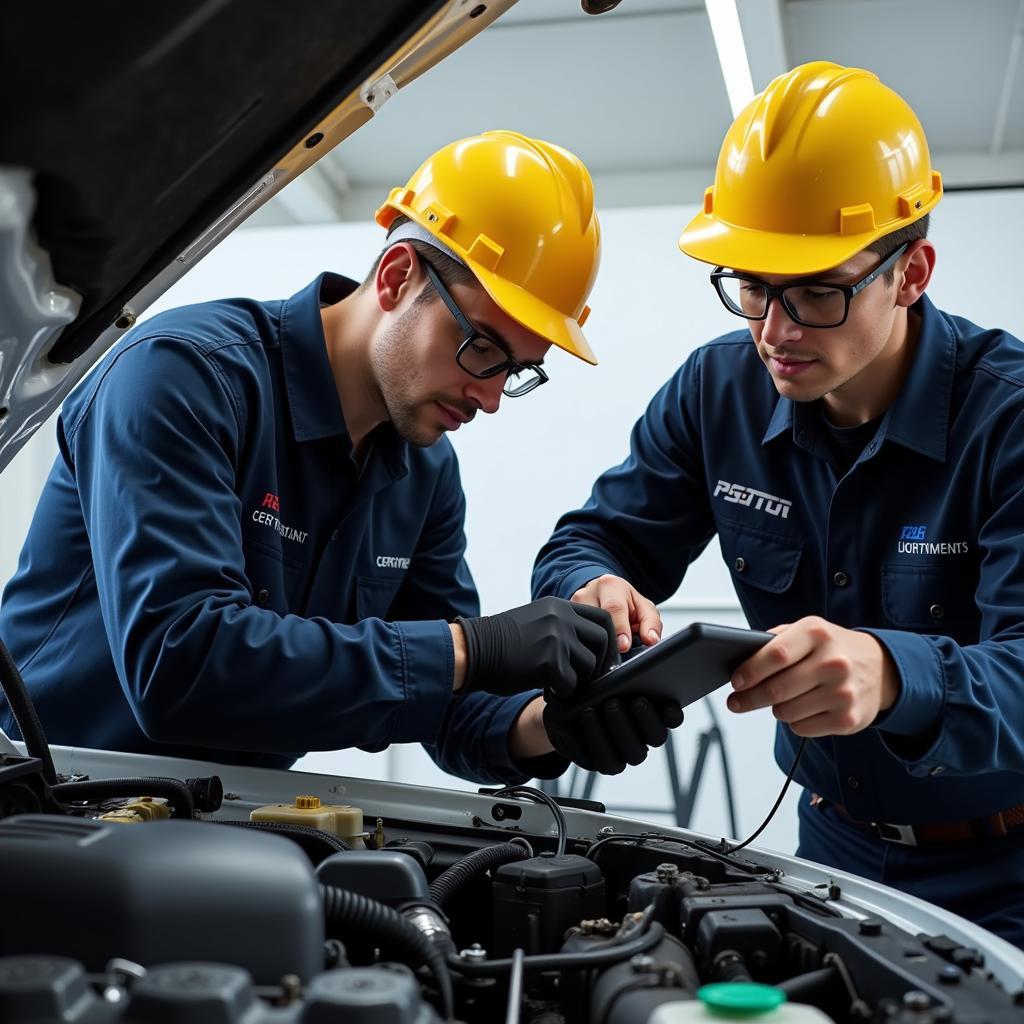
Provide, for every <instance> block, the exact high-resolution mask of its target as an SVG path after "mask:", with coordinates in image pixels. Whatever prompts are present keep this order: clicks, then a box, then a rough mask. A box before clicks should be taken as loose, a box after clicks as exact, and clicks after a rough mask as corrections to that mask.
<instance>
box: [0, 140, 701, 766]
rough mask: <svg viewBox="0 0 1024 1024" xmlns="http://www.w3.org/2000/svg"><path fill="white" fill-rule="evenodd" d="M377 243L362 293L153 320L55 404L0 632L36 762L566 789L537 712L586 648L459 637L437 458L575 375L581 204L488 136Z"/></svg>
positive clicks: (602, 647)
mask: <svg viewBox="0 0 1024 1024" xmlns="http://www.w3.org/2000/svg"><path fill="white" fill-rule="evenodd" d="M377 221H378V223H379V224H380V225H381V226H383V227H385V228H387V229H389V231H390V233H389V235H388V238H387V243H386V248H385V250H384V252H383V254H382V255H381V256H380V258H379V259H378V261H377V263H376V264H375V266H374V267H373V269H372V270H371V272H370V273H369V275H368V276H367V277H366V279H365V280H364V281H363V283H362V284H357V283H356V282H355V281H351V280H347V279H346V278H343V277H339V276H338V275H336V274H330V273H325V274H323V275H321V276H320V277H319V278H317V279H316V280H315V281H313V282H312V283H311V284H310V285H309V286H308V287H306V288H304V289H303V290H302V291H300V292H299V293H298V294H296V295H294V296H292V298H290V299H288V300H286V301H283V302H255V301H252V300H247V299H230V300H225V301H221V302H213V303H206V304H203V305H197V306H192V307H187V308H182V309H176V310H172V311H170V312H167V313H164V314H162V315H159V316H155V317H153V318H152V319H151V320H149V321H148V322H146V323H144V324H142V325H140V327H139V328H138V329H136V330H135V331H133V332H132V333H131V334H130V335H128V336H127V337H126V338H125V339H123V340H122V341H121V342H120V343H119V344H118V345H117V346H116V347H115V348H114V349H113V350H112V352H111V353H110V354H108V356H107V357H106V358H105V359H104V360H103V361H102V363H101V364H100V365H99V366H98V367H97V369H96V370H95V371H94V372H93V374H92V375H91V376H90V377H89V378H88V379H87V380H86V381H85V382H84V383H83V384H82V385H81V386H80V387H79V388H78V389H77V390H76V391H75V392H74V394H73V395H72V396H71V397H70V398H69V399H68V401H67V402H66V403H65V406H64V410H63V413H62V415H61V417H60V423H59V427H58V441H59V446H60V453H59V456H58V458H57V459H56V462H55V464H54V467H53V470H52V473H51V475H50V478H49V480H48V482H47V484H46V486H45V490H44V492H43V495H42V498H41V501H40V503H39V506H38V509H37V511H36V515H35V518H34V520H33V523H32V526H31V529H30V532H29V536H28V539H27V541H26V544H25V547H24V550H23V552H22V556H21V560H20V563H19V567H18V571H17V574H16V575H15V576H14V578H13V579H12V581H11V582H10V584H9V585H8V587H7V589H6V592H5V594H4V600H3V605H2V609H0V637H2V638H3V640H4V641H5V643H6V644H7V645H8V646H9V648H10V650H11V652H12V654H13V656H14V659H15V661H16V663H17V664H18V666H19V668H20V670H21V672H22V673H23V674H24V676H25V679H26V682H27V684H28V687H29V690H30V692H31V694H32V697H33V698H34V701H35V703H36V705H37V707H38V711H39V714H40V717H41V720H42V722H43V724H44V726H45V729H46V731H47V734H48V738H49V739H50V740H51V741H55V742H57V743H61V744H76V745H86V746H91V747H99V748H104V749H113V750H120V751H138V752H149V753H159V754H170V755H176V756H191V757H199V758H205V759H215V760H221V761H228V762H239V763H248V764H259V765H265V766H272V767H287V766H288V765H290V764H291V763H292V762H293V761H294V760H295V758H296V757H298V756H299V755H300V754H301V752H304V751H306V750H333V749H338V748H342V747H347V746H358V747H362V748H364V749H369V750H379V749H382V748H383V747H385V746H386V745H388V744H389V743H394V742H410V741H421V742H423V743H425V744H426V745H427V747H428V749H429V750H430V752H431V754H432V755H433V756H434V758H435V760H436V761H437V762H438V763H439V764H440V765H441V766H442V767H443V768H445V769H446V770H448V771H451V772H455V773H458V774H460V775H463V776H466V777H468V778H471V779H476V780H479V781H484V782H493V781H501V782H506V783H508V782H522V781H525V780H526V779H528V778H529V777H531V776H533V775H538V774H540V775H557V774H558V773H559V772H561V771H562V770H564V768H565V767H566V764H567V762H566V761H565V759H564V758H563V757H561V756H560V755H557V754H555V753H553V750H552V746H551V744H550V742H549V740H548V737H547V735H546V733H545V730H544V726H543V723H542V720H541V712H542V709H543V699H542V698H541V697H540V696H539V694H538V690H537V688H538V687H547V688H548V689H549V690H550V692H552V693H556V694H562V695H564V694H567V693H569V692H571V691H572V690H573V689H574V688H575V687H576V686H577V685H584V684H586V683H587V682H588V681H589V680H590V679H591V678H592V677H593V676H594V675H595V674H596V673H598V672H600V671H601V670H602V669H603V668H605V667H607V665H608V664H609V663H610V662H611V661H612V660H614V658H615V657H616V652H615V641H614V635H613V634H611V632H610V627H611V623H610V619H609V617H608V615H607V613H605V612H602V611H599V610H597V609H587V610H586V611H584V612H583V613H582V614H581V611H582V609H580V608H579V607H576V606H573V605H570V603H569V602H568V601H563V600H556V599H548V600H546V601H543V602H536V603H534V604H531V605H527V606H524V607H523V608H519V609H513V610H512V611H509V612H505V613H502V614H500V615H496V616H491V617H487V618H481V617H480V616H479V606H478V600H477V594H476V591H475V588H474V585H473V580H472V578H471V576H470V573H469V570H468V568H467V566H466V563H465V561H464V558H463V554H464V551H465V536H464V532H463V521H464V515H465V500H464V497H463V492H462V488H461V486H460V483H459V472H458V465H457V462H456V458H455V454H454V451H453V450H452V447H451V445H450V444H449V442H448V441H447V439H445V438H444V434H445V433H446V432H447V431H452V430H457V429H458V428H459V427H461V426H462V425H463V424H464V423H467V422H469V421H470V420H471V419H472V418H473V417H474V416H475V415H476V414H477V413H478V412H481V411H482V412H485V413H493V412H496V411H497V409H498V406H499V403H500V401H501V398H502V395H503V394H504V395H506V396H509V397H516V398H518V397H521V396H524V395H526V394H527V393H528V392H530V391H531V390H533V389H534V388H535V387H537V386H538V385H540V384H543V383H544V381H545V380H546V379H547V378H546V375H545V372H544V369H543V367H542V365H541V364H542V362H543V361H544V358H545V356H546V354H547V351H548V349H549V347H550V346H551V345H556V346H558V347H559V348H562V349H564V350H566V351H568V352H570V353H572V354H573V355H576V356H578V357H579V358H581V359H584V360H586V361H587V362H590V363H594V362H596V360H595V358H594V355H593V353H592V352H591V349H590V347H589V345H588V344H587V341H586V339H585V338H584V336H583V333H582V331H581V329H580V327H581V325H582V323H583V321H584V320H585V318H586V315H587V313H588V312H589V310H588V308H587V306H586V300H587V297H588V295H589V293H590V290H591V287H592V285H593V282H594V278H595V276H596V273H597V268H598V261H599V254H600V232H599V226H598V221H597V216H596V214H595V210H594V202H593V190H592V185H591V181H590V177H589V174H588V173H587V170H586V168H585V167H584V166H583V164H582V163H581V162H580V161H579V160H578V159H577V158H576V157H575V156H573V155H572V154H571V153H568V152H567V151H565V150H564V149H561V148H559V147H557V146H553V145H551V144H549V143H545V142H540V141H537V140H533V139H529V138H526V137H524V136H521V135H517V134H515V133H512V132H489V133H486V134H484V135H481V136H476V137H473V138H470V139H463V140H461V141H459V142H457V143H453V144H451V145H449V146H446V147H445V148H443V149H441V150H440V151H439V152H437V153H435V154H434V155H433V156H431V157H430V158H429V159H428V160H427V161H426V162H425V163H424V164H423V166H422V167H421V168H420V169H419V170H418V171H417V172H416V174H414V175H413V177H412V179H411V180H410V181H409V183H408V185H407V186H406V187H405V188H396V189H394V190H393V191H392V193H391V195H390V197H389V198H388V200H387V201H386V202H385V204H384V205H383V206H382V207H381V208H380V210H379V211H378V212H377ZM647 712H648V715H649V718H650V721H649V722H648V723H647V726H648V728H647V733H646V735H648V736H649V738H650V739H651V740H652V741H653V742H659V741H661V742H663V741H664V738H665V735H667V732H666V726H665V724H663V722H662V720H661V718H660V717H659V716H658V715H657V713H656V712H655V710H654V709H653V708H648V709H647ZM666 714H667V722H668V724H675V723H678V721H679V720H680V718H681V712H680V711H679V709H678V707H677V708H675V709H674V711H669V712H667V713H666ZM0 725H2V726H3V728H4V729H6V730H7V731H8V732H13V733H14V734H15V735H17V729H16V727H15V723H14V722H13V719H12V716H11V714H10V712H9V710H5V711H4V714H3V715H2V717H0Z"/></svg>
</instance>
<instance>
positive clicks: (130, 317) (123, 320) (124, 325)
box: [114, 306, 138, 331]
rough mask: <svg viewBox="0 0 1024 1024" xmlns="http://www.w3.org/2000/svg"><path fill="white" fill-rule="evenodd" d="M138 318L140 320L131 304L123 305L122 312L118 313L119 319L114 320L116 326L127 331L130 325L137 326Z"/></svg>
mask: <svg viewBox="0 0 1024 1024" xmlns="http://www.w3.org/2000/svg"><path fill="white" fill-rule="evenodd" d="M136 320H138V316H137V315H136V313H135V310H134V309H132V308H131V306H122V307H121V312H120V313H118V315H117V319H116V320H115V321H114V326H115V327H116V328H117V329H118V330H119V331H127V330H128V328H129V327H134V326H135V321H136Z"/></svg>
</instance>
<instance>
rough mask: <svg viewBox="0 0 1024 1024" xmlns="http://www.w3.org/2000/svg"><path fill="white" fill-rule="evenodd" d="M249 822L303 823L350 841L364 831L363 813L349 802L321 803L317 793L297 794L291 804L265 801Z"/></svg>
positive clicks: (251, 814) (252, 814) (308, 826)
mask: <svg viewBox="0 0 1024 1024" xmlns="http://www.w3.org/2000/svg"><path fill="white" fill-rule="evenodd" d="M249 820H250V821H271V822H278V823H280V824H284V825H305V826H306V827H307V828H318V829H320V830H321V831H322V832H330V833H331V834H332V835H335V836H337V837H338V838H339V839H344V840H346V841H349V842H352V841H354V840H357V839H359V837H361V836H362V833H363V812H362V809H361V808H359V807H353V806H351V805H350V804H322V803H321V802H320V798H319V797H316V796H297V797H296V798H295V802H294V803H290V804H264V806H262V807H257V808H255V809H254V810H253V811H251V812H250V813H249Z"/></svg>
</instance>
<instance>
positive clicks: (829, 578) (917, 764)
mask: <svg viewBox="0 0 1024 1024" xmlns="http://www.w3.org/2000/svg"><path fill="white" fill-rule="evenodd" d="M914 311H915V312H916V313H917V314H918V315H919V316H920V318H921V321H920V331H919V336H918V343H917V351H916V354H915V357H914V361H913V365H912V367H911V369H910V372H909V375H908V377H907V380H906V382H905V383H904V386H903V389H902V391H901V393H900V394H899V396H898V397H897V399H896V401H895V402H894V404H893V405H892V406H891V408H890V409H889V410H888V411H887V412H886V414H885V415H884V416H883V418H882V420H881V422H880V424H879V426H878V431H877V433H876V434H875V436H874V438H873V439H872V440H870V441H869V442H868V443H867V445H866V447H865V448H864V450H863V451H862V452H861V454H860V456H859V457H858V458H857V459H856V461H855V462H854V464H853V466H852V467H851V468H850V469H849V471H848V472H846V473H845V474H844V475H841V476H839V477H838V478H837V475H836V473H835V472H834V470H833V468H832V467H833V464H834V460H833V459H831V458H830V451H829V445H828V444H827V443H826V440H825V438H823V436H822V434H823V431H824V430H825V429H826V425H825V423H824V422H823V420H822V418H821V415H820V413H819V411H818V407H817V403H794V402H792V401H790V400H788V399H786V398H780V397H779V394H778V392H777V391H776V389H775V387H774V385H773V384H772V380H771V377H770V376H769V374H768V371H767V370H766V369H765V367H764V365H763V364H762V362H761V359H760V357H759V356H758V354H757V351H756V349H755V347H754V344H753V341H752V339H751V336H750V333H749V332H748V331H746V330H741V331H737V332H735V333H732V334H727V335H725V336H724V337H721V338H718V339H716V340H715V341H712V342H710V343H709V344H707V345H704V346H703V347H701V348H700V349H698V350H697V351H696V352H694V353H693V355H691V356H690V357H689V358H688V359H687V360H686V362H685V364H684V365H683V366H682V367H681V368H680V369H679V370H678V371H677V372H676V374H675V375H674V376H673V377H672V378H671V379H670V380H669V382H668V383H667V384H666V385H665V386H664V387H663V388H662V389H661V390H660V391H659V392H658V394H657V395H656V396H655V397H654V399H653V400H652V401H651V403H650V405H649V407H648V409H647V411H646V412H645V414H644V415H643V417H642V418H641V419H640V420H639V421H638V422H637V424H636V426H635V428H634V430H633V433H632V437H631V450H630V454H629V457H628V458H627V459H626V460H625V462H623V463H622V464H621V465H620V466H618V467H616V468H614V469H611V470H609V471H608V472H606V473H605V474H604V475H603V476H601V477H600V478H599V479H598V481H597V483H596V484H595V486H594V489H593V492H592V494H591V496H590V499H589V501H588V502H587V503H586V505H585V506H584V507H583V508H582V509H580V510H578V511H575V512H571V513H569V514H568V515H566V516H564V517H563V518H562V519H561V520H560V521H559V523H558V525H557V527H556V529H555V532H554V534H553V535H552V537H551V539H550V541H549V542H548V543H547V545H546V546H545V547H544V548H543V549H542V551H541V553H540V555H539V556H538V560H537V563H536V566H535V568H534V575H533V589H534V593H535V595H537V596H540V595H544V594H557V595H561V596H565V597H568V596H569V595H571V594H572V593H573V592H574V591H575V590H577V589H578V588H579V587H582V586H583V585H584V584H586V583H587V582H588V581H589V580H591V579H594V578H595V577H596V576H599V575H601V574H603V573H612V574H614V575H616V576H621V577H623V578H625V579H627V580H629V581H630V582H631V583H632V584H633V585H634V586H635V587H637V589H638V590H640V592H641V593H643V594H645V595H646V596H647V597H649V598H651V599H652V600H654V601H664V600H666V599H667V598H668V597H670V596H671V595H672V594H673V593H674V592H675V590H676V589H677V588H678V586H679V584H680V582H681V581H682V578H683V574H684V572H685V571H686V568H687V566H688V565H689V563H690V562H692V561H693V560H694V559H695V558H696V557H697V556H698V555H699V554H700V552H701V551H702V550H703V549H704V548H705V547H706V546H707V544H708V543H709V542H710V541H711V539H712V537H713V536H714V535H715V534H717V535H718V538H719V543H720V544H721V549H722V555H723V557H724V559H725V562H726V564H727V565H728V566H729V568H730V570H731V571H732V579H733V584H734V586H735V588H736V593H737V595H738V597H739V601H740V604H741V606H742V608H743V611H744V613H745V614H746V616H747V620H748V622H749V623H750V625H751V626H752V627H754V628H757V629H767V628H769V627H772V626H776V625H779V624H780V623H783V622H794V621H796V620H797V619H799V618H801V617H802V616H806V615H820V616H822V617H824V618H826V619H828V620H829V621H831V622H834V623H837V624H839V625H841V626H845V627H847V628H855V629H863V630H866V631H867V632H869V633H871V634H873V635H874V636H875V637H877V638H878V640H879V641H880V642H881V643H882V644H883V645H884V646H885V647H886V649H887V650H888V651H889V653H890V654H891V655H892V658H893V661H894V662H895V664H896V667H897V669H898V671H899V678H900V695H899V698H898V700H897V702H896V704H895V705H894V706H893V707H892V708H891V709H889V710H888V711H886V712H884V713H883V714H882V715H880V716H879V718H878V719H876V721H875V723H874V724H873V726H872V727H871V728H868V729H865V730H864V731H862V732H859V733H857V734H856V735H853V736H833V737H827V738H823V739H815V740H810V741H808V744H807V748H806V750H805V753H804V756H803V758H802V759H801V764H800V767H799V769H798V772H797V776H796V777H797V780H798V781H799V782H801V783H802V784H803V785H804V786H806V787H808V788H810V789H812V790H814V791H815V792H817V793H820V794H821V795H823V796H825V797H826V798H828V799H829V800H832V801H835V802H838V803H841V804H843V805H844V806H845V807H846V808H847V809H848V810H849V812H850V813H851V814H852V815H853V816H854V817H856V818H858V819H862V820H867V821H889V822H900V823H906V824H914V823H922V822H937V821H946V820H959V819H965V818H978V817H983V816H987V815H989V814H994V813H996V812H997V811H1000V810H1003V809H1005V808H1007V807H1011V806H1014V805H1016V804H1019V803H1021V801H1022V799H1024V777H1022V773H1024V422H1022V414H1024V345H1022V344H1021V342H1020V341H1019V340H1018V339H1017V338H1014V337H1013V336H1011V335H1009V334H1007V333H1005V332H1003V331H998V330H983V329H982V328H980V327H977V326H975V325H974V324H972V323H969V322H968V321H966V320H963V319H960V318H958V317H953V316H949V315H947V314H946V313H943V312H940V311H939V310H937V309H936V308H935V307H934V306H933V305H932V304H931V302H930V301H929V300H928V299H927V298H923V299H922V300H921V301H920V302H919V303H918V304H916V305H915V307H914ZM797 744H798V737H795V736H794V734H793V733H792V732H791V731H790V729H789V728H788V727H787V726H785V725H781V724H780V725H779V727H778V730H777V734H776V744H775V756H776V759H777V761H778V763H779V766H780V767H781V768H783V769H784V770H786V771H788V770H789V768H790V767H791V765H792V763H793V757H794V754H795V752H796V747H797Z"/></svg>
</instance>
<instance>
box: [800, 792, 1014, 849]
mask: <svg viewBox="0 0 1024 1024" xmlns="http://www.w3.org/2000/svg"><path fill="white" fill-rule="evenodd" d="M826 803H827V804H828V806H830V807H832V808H834V809H835V812H836V814H838V815H839V817H840V818H842V819H843V821H845V822H847V823H848V824H850V825H853V826H854V827H855V828H859V829H861V830H862V831H865V832H870V833H872V834H873V835H875V836H877V837H878V838H879V839H884V840H885V841H886V842H888V843H899V844H901V845H903V846H928V845H931V844H933V843H962V842H965V841H968V840H971V839H999V838H1001V837H1003V836H1005V835H1009V834H1010V833H1011V832H1015V831H1017V830H1019V829H1022V828H1024V804H1017V805H1016V806H1015V807H1008V808H1007V809H1006V810H1005V811H997V812H996V813H995V814H990V815H989V816H988V817H987V818H965V819H962V820H961V821H938V822H933V823H930V824H921V825H894V824H892V823H891V822H887V821H861V820H860V819H859V818H855V817H853V815H852V814H850V812H849V811H848V810H847V809H846V808H845V807H844V806H843V805H842V804H837V803H833V802H831V801H827V800H825V798H824V797H821V796H819V795H818V794H817V793H814V794H812V796H811V806H812V807H822V806H824V805H825V804H826Z"/></svg>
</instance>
